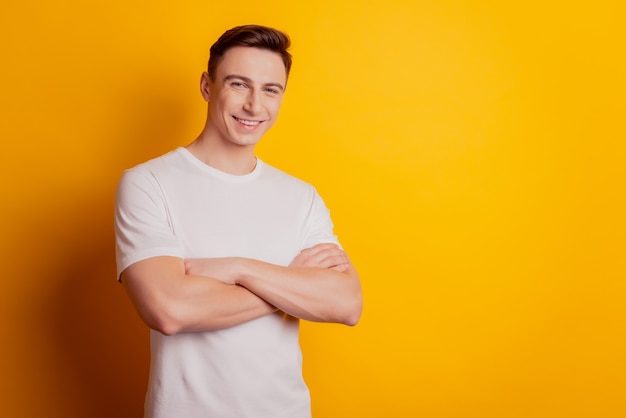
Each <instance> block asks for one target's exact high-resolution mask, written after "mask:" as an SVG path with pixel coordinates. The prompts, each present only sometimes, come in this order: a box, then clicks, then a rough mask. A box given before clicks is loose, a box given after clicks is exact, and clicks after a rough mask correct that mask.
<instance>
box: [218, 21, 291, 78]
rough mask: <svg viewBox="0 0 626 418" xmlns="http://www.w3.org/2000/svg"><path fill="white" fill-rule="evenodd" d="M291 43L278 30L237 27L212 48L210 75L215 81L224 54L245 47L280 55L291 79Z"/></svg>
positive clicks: (228, 31) (247, 26)
mask: <svg viewBox="0 0 626 418" xmlns="http://www.w3.org/2000/svg"><path fill="white" fill-rule="evenodd" d="M290 45H291V41H290V40H289V37H288V36H287V35H286V34H285V33H283V32H281V31H279V30H276V29H273V28H269V27H266V26H259V25H244V26H237V27H234V28H232V29H230V30H227V31H226V32H224V34H222V36H220V38H219V39H218V40H217V41H216V42H215V43H214V44H213V46H211V51H210V57H209V66H208V70H207V72H208V74H209V77H210V78H211V80H212V81H215V74H216V71H217V66H218V65H219V63H220V61H221V60H222V57H223V56H224V54H225V53H226V52H227V51H228V50H229V49H231V48H234V47H238V46H244V47H252V48H259V49H265V50H268V51H272V52H275V53H277V54H279V55H280V57H281V58H282V60H283V64H284V66H285V73H286V74H287V77H289V70H290V69H291V54H290V53H289V52H288V51H287V49H288V48H289V46H290Z"/></svg>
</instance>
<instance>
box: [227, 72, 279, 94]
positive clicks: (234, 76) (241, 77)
mask: <svg viewBox="0 0 626 418" xmlns="http://www.w3.org/2000/svg"><path fill="white" fill-rule="evenodd" d="M229 80H241V81H245V82H246V83H250V84H251V83H252V79H250V78H249V77H246V76H244V75H239V74H229V75H227V76H226V77H224V81H229ZM263 86H264V87H277V88H279V89H280V90H281V91H284V90H285V87H284V86H283V85H282V84H280V83H265V84H263Z"/></svg>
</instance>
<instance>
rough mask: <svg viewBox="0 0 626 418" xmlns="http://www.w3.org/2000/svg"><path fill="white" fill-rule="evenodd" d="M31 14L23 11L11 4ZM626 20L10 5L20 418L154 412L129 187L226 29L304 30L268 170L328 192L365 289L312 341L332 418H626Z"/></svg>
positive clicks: (435, 4) (4, 383)
mask: <svg viewBox="0 0 626 418" xmlns="http://www.w3.org/2000/svg"><path fill="white" fill-rule="evenodd" d="M7 3H8V4H7ZM624 18H625V15H624V10H623V6H621V2H618V1H606V0H598V1H594V2H571V1H568V2H566V1H553V2H549V1H531V2H514V3H513V4H509V3H507V2H503V1H491V2H489V1H452V0H438V1H436V0H428V1H408V0H406V1H402V0H386V1H380V2H375V1H357V0H352V1H338V0H334V1H329V0H321V1H317V2H310V4H309V3H308V2H304V3H299V2H294V1H293V0H289V1H287V0H285V1H268V2H258V1H248V0H241V1H238V2H229V1H225V2H209V1H199V0H196V1H191V0H190V1H180V2H178V1H177V2H174V1H170V2H166V1H147V0H137V1H121V0H112V1H107V2H93V3H92V2H85V1H78V0H65V1H63V0H57V1H44V0H34V1H30V2H17V1H8V2H5V3H4V4H3V7H2V12H1V14H0V42H1V44H0V45H1V58H0V59H1V60H2V61H1V63H2V65H1V67H0V68H1V69H0V72H1V73H0V74H1V77H0V83H1V84H0V95H1V96H0V97H1V99H2V101H1V102H2V107H1V109H0V111H1V113H0V118H1V126H0V129H1V130H0V135H1V137H2V152H1V153H0V170H1V178H2V180H1V185H2V205H1V208H0V211H1V212H0V216H1V219H2V234H1V236H2V240H1V245H2V247H1V254H2V278H1V279H0V286H1V287H0V314H1V315H2V318H3V323H4V327H3V329H2V330H1V335H2V337H1V338H2V344H0V372H1V376H2V378H1V380H0V382H1V383H0V385H1V386H0V416H3V417H11V418H20V417H29V418H30V417H59V418H61V417H62V418H68V417H89V418H94V417H95V418H110V417H138V416H140V414H141V409H142V403H143V396H144V390H145V382H146V379H147V366H148V340H147V335H148V334H147V330H146V328H145V327H144V326H143V325H142V324H141V322H140V321H139V319H138V318H137V316H136V314H135V312H134V311H133V309H132V307H131V305H130V303H129V302H128V300H127V298H126V296H125V294H124V292H123V289H122V288H121V287H120V286H119V285H118V284H116V282H115V267H114V253H113V233H112V208H113V197H114V189H115V185H116V183H117V180H118V178H119V176H120V173H121V171H122V170H123V169H124V168H126V167H130V166H132V165H134V164H137V163H139V162H141V161H144V160H146V159H148V158H151V157H154V156H157V155H159V154H161V153H164V152H166V151H168V150H170V149H172V148H173V147H176V146H179V145H185V144H187V143H188V142H190V141H191V140H192V139H193V138H194V137H195V135H196V134H197V133H198V132H199V130H200V129H201V127H202V124H203V122H204V114H205V103H204V102H203V101H202V99H201V97H200V95H199V93H198V82H199V75H200V73H201V72H202V71H203V69H204V67H205V64H206V60H207V57H208V48H209V46H210V44H211V43H212V42H213V41H214V40H215V39H216V37H217V36H219V34H221V33H222V32H223V31H224V30H226V29H228V28H230V27H232V26H234V25H237V24H243V23H261V24H267V25H272V26H276V27H278V28H281V29H284V30H286V31H287V32H288V33H289V34H290V35H291V37H292V40H293V43H294V45H293V49H292V52H293V55H294V57H295V64H294V68H293V73H292V76H291V79H290V83H289V88H288V90H287V95H286V98H285V103H284V106H283V109H282V113H281V116H280V120H279V123H278V124H277V126H276V127H275V128H274V129H273V130H272V132H270V134H269V135H268V136H267V137H266V138H265V139H264V142H263V143H262V145H261V146H260V147H259V150H258V151H259V155H260V156H261V158H263V159H264V160H265V161H267V162H269V163H271V164H274V165H276V166H278V167H281V168H283V169H284V170H286V171H288V172H291V173H293V174H295V175H297V176H299V177H301V178H303V179H305V180H307V181H310V182H312V183H314V184H315V185H316V186H317V187H318V189H319V191H320V192H321V194H322V195H323V196H324V198H325V200H326V203H327V205H328V206H329V207H330V208H331V211H332V215H333V218H334V221H335V224H336V227H337V228H336V229H337V233H338V234H339V236H340V239H341V241H342V243H343V245H344V246H345V247H346V248H347V249H348V250H349V253H350V254H351V257H352V259H353V261H354V263H355V264H356V265H357V267H358V269H359V271H360V273H361V276H362V280H363V287H364V295H365V311H364V314H363V317H362V321H361V323H360V324H359V325H358V326H357V327H356V328H348V327H343V326H339V325H322V324H309V323H307V324H304V326H303V333H302V344H303V350H304V354H305V374H306V378H307V380H308V382H309V385H310V388H311V391H312V396H313V410H314V415H315V417H316V418H328V417H338V418H346V417H348V418H349V417H429V418H430V417H437V418H444V417H445V418H448V417H463V418H464V417H480V418H485V417H507V418H508V417H568V418H571V417H594V418H595V417H623V416H626V395H625V392H626V334H625V330H626V326H625V323H626V322H625V321H626V303H625V297H624V296H625V294H626V292H625V290H626V286H625V283H624V279H625V273H626V262H625V260H626V257H625V250H626V222H625V220H624V214H625V212H626V197H625V191H626V187H625V186H626V184H625V183H626V169H625V166H626V164H625V160H626V146H625V140H626V130H625V128H624V113H625V106H624V97H625V95H626V89H625V84H624V76H625V74H626V68H625V65H624V42H625V40H626V33H625V31H624V29H623V26H624Z"/></svg>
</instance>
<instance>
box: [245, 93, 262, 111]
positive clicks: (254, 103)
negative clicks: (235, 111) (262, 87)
mask: <svg viewBox="0 0 626 418" xmlns="http://www.w3.org/2000/svg"><path fill="white" fill-rule="evenodd" d="M244 109H245V110H246V112H249V113H251V114H253V115H254V114H257V113H259V112H260V111H261V95H260V92H258V91H257V90H251V91H250V93H249V94H248V97H247V98H246V103H245V105H244Z"/></svg>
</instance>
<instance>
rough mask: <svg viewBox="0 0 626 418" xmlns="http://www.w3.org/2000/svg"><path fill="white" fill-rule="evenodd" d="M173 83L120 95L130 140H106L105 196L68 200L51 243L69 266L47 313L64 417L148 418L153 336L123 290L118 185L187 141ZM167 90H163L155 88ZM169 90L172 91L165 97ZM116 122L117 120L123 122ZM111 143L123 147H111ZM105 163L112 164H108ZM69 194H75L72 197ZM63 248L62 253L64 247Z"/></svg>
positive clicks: (87, 194)
mask: <svg viewBox="0 0 626 418" xmlns="http://www.w3.org/2000/svg"><path fill="white" fill-rule="evenodd" d="M167 81H168V80H145V79H142V80H141V85H140V86H139V87H138V86H137V85H135V87H134V90H133V91H128V90H127V89H126V90H125V91H124V92H123V94H121V95H120V103H118V106H116V108H115V109H114V110H112V112H115V114H116V116H117V117H119V120H120V121H119V122H117V125H116V126H119V128H120V130H121V131H122V132H99V133H98V135H99V137H94V138H91V139H90V138H87V139H81V141H82V140H86V141H107V140H109V142H107V145H106V146H104V147H101V146H100V145H98V146H96V148H102V149H106V151H107V156H109V157H108V158H107V159H109V160H110V164H105V165H103V166H105V167H107V172H106V173H97V175H96V177H98V178H99V179H101V180H102V184H100V185H99V187H101V189H100V190H94V189H97V187H94V188H92V189H89V190H87V189H84V190H77V191H75V192H73V193H72V196H64V197H66V198H67V199H66V200H65V201H66V202H67V203H64V204H66V205H68V206H69V207H63V208H59V210H58V211H56V212H55V213H56V215H54V216H55V217H56V219H47V220H42V223H45V224H46V225H55V226H54V227H50V228H51V230H49V231H48V232H49V234H50V237H49V241H48V242H57V243H63V244H64V245H65V249H64V250H62V251H60V252H62V253H63V254H66V256H65V258H66V259H65V260H56V261H55V263H54V265H55V266H56V267H55V269H56V270H55V271H53V272H52V275H56V276H57V277H55V278H54V279H55V282H56V283H60V285H59V286H58V289H57V290H58V291H57V292H56V293H53V294H52V297H51V298H50V299H49V300H48V303H49V305H48V306H45V307H44V315H45V316H44V318H45V319H46V320H47V321H48V324H47V325H48V329H49V332H50V337H49V344H50V349H54V350H56V356H55V358H56V359H58V362H60V363H61V364H60V369H61V370H64V376H62V377H60V378H59V379H58V380H59V382H60V384H62V385H66V386H67V388H64V389H63V390H62V391H61V394H63V396H67V398H68V399H67V401H66V403H67V404H69V403H71V405H72V406H71V407H70V409H71V410H72V412H71V413H70V411H65V412H66V413H63V414H60V415H59V416H63V417H72V416H82V417H90V418H111V417H120V418H126V417H129V418H130V417H140V416H142V414H143V401H144V396H145V390H146V382H147V379H148V368H149V332H148V328H147V327H146V326H145V325H144V324H143V323H142V321H141V320H140V319H139V317H138V315H137V313H136V311H135V310H134V308H133V306H132V305H131V303H130V300H129V299H128V297H127V295H126V293H125V291H124V289H123V287H122V285H120V284H119V283H117V282H116V280H115V279H116V277H115V275H116V268H115V251H114V232H113V207H114V198H115V188H116V186H117V181H118V180H119V177H120V175H121V173H122V171H123V169H125V168H127V167H131V166H133V165H135V164H137V163H139V162H141V161H144V160H146V159H148V158H152V157H154V156H157V155H159V154H161V153H163V152H166V151H168V150H170V149H172V148H174V147H175V146H177V145H178V144H177V142H185V140H186V139H187V138H183V139H181V138H180V136H181V127H182V126H183V125H184V124H183V121H182V117H183V115H184V114H185V109H184V108H182V107H181V106H178V104H180V103H182V102H183V100H182V99H181V98H180V97H177V94H176V92H175V89H176V88H177V87H179V86H177V85H176V83H175V82H170V83H168V82H167ZM155 85H158V86H161V88H159V89H155V88H154V86H155ZM164 86H169V89H170V90H169V91H168V90H166V89H164ZM116 116H113V117H116ZM111 137H112V138H114V139H115V140H111ZM103 158H104V156H103ZM66 193H67V192H66ZM63 244H59V245H63ZM58 412H60V411H58Z"/></svg>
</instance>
